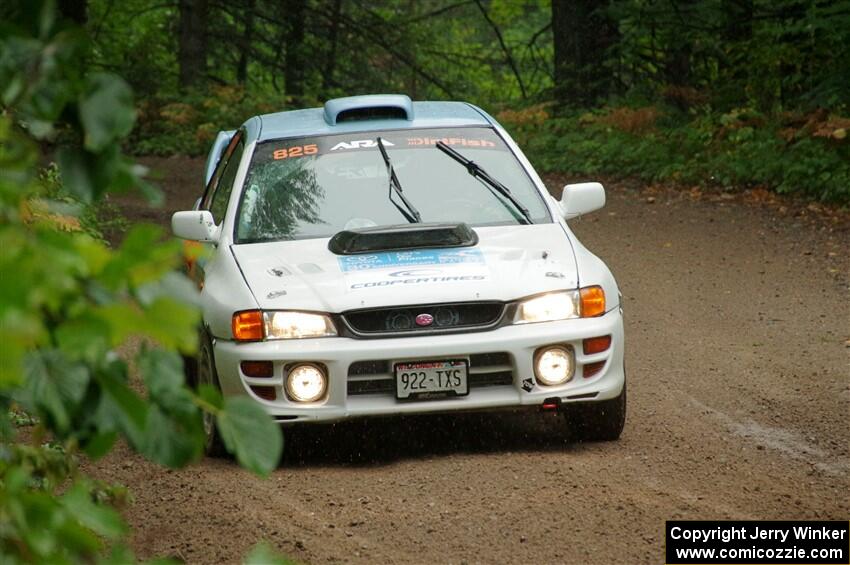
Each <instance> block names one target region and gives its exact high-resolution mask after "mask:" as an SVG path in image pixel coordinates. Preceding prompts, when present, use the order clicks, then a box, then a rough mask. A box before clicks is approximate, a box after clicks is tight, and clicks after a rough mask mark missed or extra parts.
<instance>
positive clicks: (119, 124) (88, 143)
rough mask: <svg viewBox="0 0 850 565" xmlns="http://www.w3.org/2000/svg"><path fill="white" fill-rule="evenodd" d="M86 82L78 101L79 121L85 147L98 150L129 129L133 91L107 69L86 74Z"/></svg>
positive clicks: (132, 115)
mask: <svg viewBox="0 0 850 565" xmlns="http://www.w3.org/2000/svg"><path fill="white" fill-rule="evenodd" d="M88 83H89V84H88V88H87V89H86V93H85V94H84V95H83V96H82V97H81V98H80V102H79V108H80V121H81V122H82V125H83V128H84V129H85V140H84V143H85V147H86V149H88V150H90V151H100V150H101V149H103V148H104V147H106V146H107V145H110V144H112V143H115V142H116V141H118V140H120V139H121V138H123V137H126V136H127V134H129V133H130V131H131V130H132V129H133V123H134V122H135V121H136V112H135V110H134V109H133V92H132V90H130V87H129V86H127V83H126V82H124V80H123V79H121V78H119V77H117V76H115V75H111V74H107V73H95V74H92V75H90V76H89V77H88Z"/></svg>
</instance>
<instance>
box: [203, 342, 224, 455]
mask: <svg viewBox="0 0 850 565" xmlns="http://www.w3.org/2000/svg"><path fill="white" fill-rule="evenodd" d="M199 341H200V343H199V345H198V366H197V379H198V385H204V384H205V385H209V386H211V387H213V388H215V389H216V390H219V391H220V390H221V386H220V385H219V384H218V374H216V370H215V357H214V354H213V345H212V340H211V339H210V337H209V335H207V333H206V332H203V333H202V334H201V338H200V340H199ZM203 419H204V452H205V453H206V454H207V455H209V456H211V457H222V456H224V455H226V454H227V451H226V450H225V448H224V442H222V440H221V435H219V433H218V427H217V426H216V425H215V415H214V414H210V413H209V412H207V411H204V414H203Z"/></svg>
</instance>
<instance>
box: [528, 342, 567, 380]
mask: <svg viewBox="0 0 850 565" xmlns="http://www.w3.org/2000/svg"><path fill="white" fill-rule="evenodd" d="M574 368H575V365H574V363H573V354H572V352H571V351H570V350H569V349H567V348H566V347H564V346H562V345H554V346H552V347H544V348H543V349H538V350H537V353H536V354H535V355H534V376H535V377H537V381H538V382H539V383H540V384H544V385H548V386H553V385H560V384H563V383H565V382H567V381H568V380H570V379H571V378H572V376H573V369H574Z"/></svg>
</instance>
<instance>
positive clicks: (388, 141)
mask: <svg viewBox="0 0 850 565" xmlns="http://www.w3.org/2000/svg"><path fill="white" fill-rule="evenodd" d="M379 137H380V138H381V139H382V142H383V145H384V147H385V148H386V150H387V155H388V156H389V158H390V160H391V163H392V167H393V169H394V170H395V174H396V176H397V178H398V181H399V185H400V186H401V188H402V190H403V195H404V197H406V199H407V200H408V201H409V203H410V204H411V205H412V206H413V207H414V208H415V209H416V210H417V211H418V213H419V214H421V221H423V222H466V223H467V224H469V225H471V226H487V225H500V224H518V223H524V222H526V220H525V218H523V217H522V216H521V215H520V214H519V212H518V211H517V208H516V206H514V205H513V204H512V203H511V202H510V201H509V200H508V199H507V198H505V197H504V196H502V195H500V194H497V192H496V191H494V190H492V189H491V187H489V186H487V184H485V183H484V182H482V181H480V180H478V179H476V178H474V177H473V176H471V175H470V174H469V173H468V171H467V169H466V167H464V166H463V165H461V164H460V163H458V162H457V161H455V160H454V159H452V158H451V157H449V156H448V155H446V154H445V153H444V152H442V151H440V150H439V149H437V147H436V143H437V142H438V141H442V142H443V143H445V144H447V145H449V146H450V147H452V148H453V149H455V150H456V151H457V152H458V153H460V154H461V155H462V156H463V157H465V158H467V159H470V160H471V161H474V162H475V163H476V164H477V165H478V166H480V167H481V168H482V169H484V170H486V171H487V173H489V174H490V176H491V177H493V178H494V179H496V180H498V181H499V182H501V183H502V184H503V185H504V186H506V187H507V188H508V189H509V190H510V191H511V195H512V196H513V197H514V198H515V199H516V200H517V201H519V202H521V203H522V204H523V206H524V207H525V208H527V209H528V212H529V215H530V217H531V221H532V222H533V223H541V222H551V218H550V217H549V213H548V211H547V210H546V206H545V205H544V202H543V199H542V198H541V196H540V194H539V193H538V191H537V189H536V188H535V186H534V184H533V183H532V181H531V179H530V178H529V176H528V174H527V173H526V172H525V170H524V169H523V167H522V166H521V165H520V163H519V162H518V161H517V159H516V157H514V155H513V153H511V151H510V150H509V149H508V147H507V146H506V145H505V143H504V141H503V140H502V139H501V138H500V137H499V136H498V135H497V133H496V132H495V131H494V130H493V129H492V128H477V127H468V128H453V129H422V130H396V131H379V132H366V133H353V134H345V135H326V136H318V137H309V138H295V139H280V140H272V141H266V142H263V143H259V144H258V145H257V147H256V149H255V150H254V155H253V157H252V161H251V166H250V168H249V170H248V175H247V178H246V179H245V184H244V187H245V188H244V190H243V191H242V196H241V199H240V203H239V212H238V218H237V224H236V242H237V243H254V242H260V241H272V240H281V239H284V240H285V239H306V238H318V237H330V236H332V235H333V234H335V233H337V232H339V231H341V230H345V229H358V228H369V227H378V226H388V225H396V224H405V223H408V222H409V221H415V219H413V218H412V215H411V214H405V212H404V210H405V206H404V203H403V202H402V201H401V200H400V196H399V195H398V194H397V193H394V192H393V190H392V189H391V188H390V178H389V175H388V167H387V164H386V163H385V162H384V160H383V158H382V156H381V152H380V150H379V149H378V144H377V139H378V138H379ZM391 198H392V200H391ZM394 202H395V204H394Z"/></svg>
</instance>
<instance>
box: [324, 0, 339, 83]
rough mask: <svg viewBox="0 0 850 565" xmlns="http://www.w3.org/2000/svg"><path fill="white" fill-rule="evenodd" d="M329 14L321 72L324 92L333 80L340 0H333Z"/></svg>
mask: <svg viewBox="0 0 850 565" xmlns="http://www.w3.org/2000/svg"><path fill="white" fill-rule="evenodd" d="M331 14H332V15H331V22H330V29H329V30H328V51H327V58H326V59H325V68H324V70H323V72H322V92H323V93H325V94H326V93H327V91H328V89H329V88H330V86H331V85H332V84H333V82H334V71H335V70H336V52H337V43H338V42H339V23H340V22H339V20H340V16H341V15H342V0H334V4H333V9H332V12H331Z"/></svg>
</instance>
